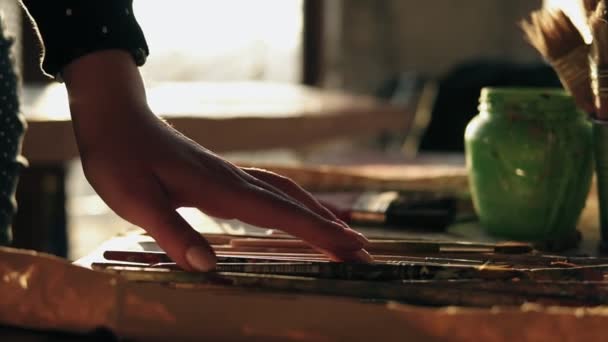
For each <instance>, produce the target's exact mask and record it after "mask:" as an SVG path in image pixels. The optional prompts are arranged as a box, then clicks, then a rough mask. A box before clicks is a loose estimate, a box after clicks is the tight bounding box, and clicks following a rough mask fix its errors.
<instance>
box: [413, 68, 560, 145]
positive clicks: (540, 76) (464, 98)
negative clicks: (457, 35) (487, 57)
mask: <svg viewBox="0 0 608 342" xmlns="http://www.w3.org/2000/svg"><path fill="white" fill-rule="evenodd" d="M492 86H494V87H496V86H501V87H561V83H560V81H559V79H558V77H557V75H556V74H555V72H554V71H553V69H552V68H551V67H550V66H548V65H544V64H534V65H517V64H513V63H507V62H500V61H473V62H470V63H465V64H462V65H460V66H458V67H456V68H455V69H453V70H452V71H451V72H449V73H448V74H447V75H445V76H444V77H443V78H441V79H440V80H439V89H438V92H437V95H436V99H435V103H434V106H433V108H432V117H431V122H430V123H429V125H428V127H427V128H426V132H425V134H424V136H423V137H422V140H421V142H420V150H421V151H443V152H445V151H454V152H462V151H464V139H463V137H464V129H465V127H466V125H467V123H468V122H469V121H470V120H471V118H473V116H475V113H477V112H478V110H477V100H478V98H479V93H480V91H481V88H483V87H492Z"/></svg>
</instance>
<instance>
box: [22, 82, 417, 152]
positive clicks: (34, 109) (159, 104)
mask: <svg viewBox="0 0 608 342" xmlns="http://www.w3.org/2000/svg"><path fill="white" fill-rule="evenodd" d="M148 100H149V102H150V106H151V107H152V109H153V110H154V112H155V113H156V114H157V115H159V116H161V117H163V118H166V119H167V120H168V121H169V122H170V123H171V124H172V125H173V126H174V127H175V128H176V129H178V130H180V131H181V132H182V133H184V134H185V135H187V136H189V137H190V138H192V139H194V140H195V141H197V142H198V143H200V144H202V145H204V146H205V147H207V148H210V149H212V150H215V151H218V152H225V151H238V150H241V151H246V150H261V149H269V148H277V147H294V148H297V147H302V146H306V145H310V144H313V143H318V142H322V141H328V140H331V139H335V138H345V137H353V138H360V137H371V136H374V135H379V134H381V133H383V132H389V131H392V132H405V131H406V130H407V129H408V128H409V127H410V123H411V121H412V115H409V114H408V113H411V112H409V111H408V110H407V109H405V108H403V107H397V106H393V105H390V104H388V103H385V102H380V101H379V100H376V99H374V98H371V97H365V96H354V95H348V94H343V93H339V92H330V91H325V90H320V89H316V88H311V87H305V86H301V85H293V84H278V83H259V82H257V83H256V82H243V83H232V82H230V83H204V82H186V83H161V84H156V85H151V86H149V87H148ZM22 112H23V113H24V115H25V117H26V118H27V120H28V125H29V127H28V132H27V134H26V139H25V142H24V145H23V152H24V155H25V156H26V157H27V158H28V159H29V160H30V162H33V163H40V162H61V161H65V160H70V159H73V158H75V157H77V156H78V154H77V149H76V145H75V141H74V136H73V133H72V127H71V122H70V117H69V110H68V101H67V96H66V91H65V88H64V86H63V85H61V84H52V85H48V86H40V87H26V88H25V89H24V92H23V100H22Z"/></svg>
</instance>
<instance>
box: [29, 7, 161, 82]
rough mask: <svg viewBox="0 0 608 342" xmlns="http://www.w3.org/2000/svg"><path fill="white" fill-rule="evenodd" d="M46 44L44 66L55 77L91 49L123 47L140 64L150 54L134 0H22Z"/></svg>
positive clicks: (43, 55)
mask: <svg viewBox="0 0 608 342" xmlns="http://www.w3.org/2000/svg"><path fill="white" fill-rule="evenodd" d="M21 2H22V4H23V5H24V8H25V9H26V11H27V12H28V14H29V16H30V18H31V19H32V21H33V22H34V25H35V27H37V31H38V36H39V38H40V41H41V44H42V46H43V54H42V61H41V62H42V70H43V71H44V72H45V74H47V75H49V76H51V77H57V76H59V73H60V72H61V70H62V68H63V67H64V66H66V65H67V64H69V63H70V62H71V61H73V60H74V59H76V58H78V57H81V56H83V55H86V54H88V53H91V52H94V51H98V50H107V49H123V50H126V51H128V52H130V53H131V54H132V55H133V58H134V61H135V63H136V64H137V65H138V66H140V65H143V64H144V63H145V61H146V57H147V56H148V54H149V50H148V45H147V44H146V39H145V37H144V34H143V32H142V30H141V28H140V27H139V24H138V23H137V20H136V19H135V16H134V15H133V0H21Z"/></svg>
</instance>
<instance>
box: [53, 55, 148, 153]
mask: <svg viewBox="0 0 608 342" xmlns="http://www.w3.org/2000/svg"><path fill="white" fill-rule="evenodd" d="M63 78H64V80H65V85H66V88H67V90H68V95H69V102H70V111H71V113H72V120H73V121H74V125H75V130H76V134H77V135H85V134H86V141H92V142H94V141H99V139H101V138H102V136H103V135H104V134H105V132H107V131H108V129H109V128H110V127H108V126H116V125H121V124H123V125H124V124H126V123H137V122H138V121H141V120H142V119H143V118H142V117H141V116H144V115H150V111H149V108H148V104H147V102H146V93H145V88H144V83H143V80H142V78H141V75H140V73H139V70H138V68H137V66H136V64H135V63H134V61H133V59H132V58H131V56H130V55H129V54H128V53H127V52H125V51H122V50H103V51H98V52H95V53H91V54H88V55H86V56H83V57H80V58H78V59H76V60H74V61H73V62H71V63H70V64H68V65H67V66H66V67H65V68H64V70H63ZM127 126H130V125H127ZM111 128H112V129H113V130H115V129H116V127H111ZM131 128H132V127H131ZM106 139H107V137H106ZM82 140H83V139H79V143H82V142H83V141H82Z"/></svg>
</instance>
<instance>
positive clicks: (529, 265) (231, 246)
mask: <svg viewBox="0 0 608 342" xmlns="http://www.w3.org/2000/svg"><path fill="white" fill-rule="evenodd" d="M209 238H210V240H211V241H214V240H216V239H214V238H218V239H219V240H218V241H215V242H216V243H220V244H219V245H215V246H214V248H215V249H216V251H217V253H218V264H217V270H216V271H217V272H220V273H222V274H223V273H226V272H228V273H237V274H257V275H275V276H279V275H282V276H304V277H312V278H317V279H341V280H366V281H391V280H392V281H394V280H440V279H443V280H447V279H486V280H489V279H494V280H497V279H503V280H508V279H513V278H518V279H534V280H595V281H598V280H600V281H601V280H604V274H605V272H606V271H607V270H608V261H607V260H602V259H594V258H580V257H578V258H576V257H575V258H565V257H556V256H545V255H537V254H536V253H535V252H534V251H533V250H532V248H531V246H530V245H528V244H524V243H500V244H487V243H484V244H478V243H468V242H448V241H441V242H440V241H422V240H372V241H371V243H370V252H372V253H373V254H374V257H375V259H376V262H375V263H373V264H358V263H335V262H330V261H329V260H327V259H326V258H324V257H323V256H322V255H321V254H318V253H316V252H315V251H314V250H311V249H310V247H308V246H307V245H306V244H304V243H303V242H301V241H299V240H295V239H260V238H246V237H245V238H243V237H240V238H239V237H225V236H216V237H212V236H209ZM224 238H229V241H221V240H222V239H224ZM226 242H227V243H226ZM103 257H104V260H103V261H101V260H100V261H99V262H95V263H93V264H92V267H93V268H94V269H102V270H108V271H121V272H123V273H124V272H125V271H128V272H131V271H136V273H135V274H138V275H143V276H145V277H147V278H150V280H156V281H161V282H164V281H171V280H172V281H174V282H182V281H186V282H188V281H187V280H188V279H190V280H192V279H198V278H197V277H201V275H193V274H187V273H188V272H182V271H181V269H180V268H179V267H178V266H177V265H176V264H175V263H173V262H172V260H171V259H169V258H168V256H167V255H166V254H165V253H160V252H145V251H125V250H123V251H120V250H107V251H105V253H104V254H103ZM141 271H148V272H151V273H149V274H145V273H139V272H141ZM163 271H165V272H163ZM166 271H170V272H168V273H167V272H166ZM159 272H160V273H159ZM208 276H213V273H211V274H209V275H208ZM173 277H175V278H173ZM147 278H146V279H147ZM191 278H192V279H191Z"/></svg>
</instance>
